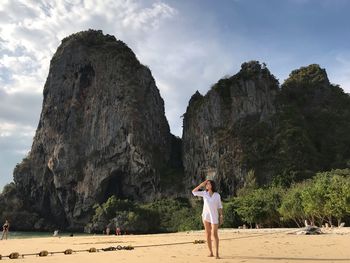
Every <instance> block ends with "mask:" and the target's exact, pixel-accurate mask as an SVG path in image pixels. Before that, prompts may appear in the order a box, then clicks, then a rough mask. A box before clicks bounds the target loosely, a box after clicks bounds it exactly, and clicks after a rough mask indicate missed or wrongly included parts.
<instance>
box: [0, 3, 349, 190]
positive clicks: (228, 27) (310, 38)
mask: <svg viewBox="0 0 350 263" xmlns="http://www.w3.org/2000/svg"><path fill="white" fill-rule="evenodd" d="M348 10H350V1H347V0H154V1H151V0H50V1H43V0H8V1H7V0H1V1H0V190H1V188H2V187H3V186H4V185H5V184H6V183H9V182H10V181H12V177H13V176H12V173H13V169H14V167H15V165H16V164H17V163H20V162H21V160H22V159H23V158H24V157H25V156H26V155H27V154H28V152H29V151H30V148H31V145H32V140H33V136H34V134H35V130H36V127H37V125H38V121H39V117H40V112H41V106H42V99H43V97H42V91H43V87H44V84H45V80H46V77H47V75H48V70H49V63H50V59H51V57H52V56H53V54H54V53H55V51H56V49H57V47H58V46H59V44H60V41H61V39H63V38H64V37H66V36H68V35H70V34H72V33H75V32H78V31H81V30H87V29H89V28H92V29H100V30H103V32H104V33H105V34H112V35H114V36H116V38H117V39H120V40H122V41H124V42H125V43H126V44H127V45H128V46H129V47H130V48H131V49H132V50H133V51H134V52H135V54H136V56H137V57H138V59H139V60H140V62H141V63H143V64H144V65H147V66H148V67H149V68H150V69H151V71H152V74H153V77H154V78H155V80H156V83H157V86H158V88H159V90H160V93H161V95H162V97H163V99H164V102H165V112H166V116H167V119H168V121H169V124H170V128H171V132H172V133H173V134H175V135H177V136H180V137H181V135H182V119H181V116H182V115H183V113H184V112H185V111H186V107H187V105H188V101H189V99H190V97H191V96H192V95H193V94H194V93H195V92H196V90H198V91H200V92H201V93H202V94H205V93H206V92H207V91H208V90H209V89H210V87H211V86H212V85H213V84H214V83H216V82H217V81H218V80H219V79H220V78H222V77H224V76H227V75H233V74H235V73H237V72H238V71H239V69H240V65H241V64H242V63H243V62H246V61H250V60H259V61H260V62H265V63H266V64H267V67H268V68H269V69H270V71H271V73H272V74H274V75H275V76H276V77H277V78H278V79H279V81H280V83H283V81H284V80H285V79H286V78H287V77H288V75H289V73H290V72H291V71H292V70H294V69H297V68H299V67H301V66H306V65H309V64H312V63H317V64H320V65H321V67H323V68H326V70H327V73H328V77H329V79H330V81H331V82H332V83H335V84H339V85H340V86H341V87H342V88H343V89H344V91H345V92H347V93H350V34H349V26H350V16H349V15H348Z"/></svg>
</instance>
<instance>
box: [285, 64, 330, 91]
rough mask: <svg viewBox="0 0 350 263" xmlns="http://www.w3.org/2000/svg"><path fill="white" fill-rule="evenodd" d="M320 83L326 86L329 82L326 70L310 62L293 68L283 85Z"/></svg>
mask: <svg viewBox="0 0 350 263" xmlns="http://www.w3.org/2000/svg"><path fill="white" fill-rule="evenodd" d="M300 84H302V85H304V86H305V85H310V84H311V85H320V86H328V85H329V84H330V82H329V79H328V76H327V72H326V70H325V69H324V68H321V67H320V65H318V64H311V65H309V66H306V67H301V68H299V69H296V70H293V71H292V72H291V73H290V74H289V77H288V79H287V80H286V81H285V82H284V83H283V86H288V85H300Z"/></svg>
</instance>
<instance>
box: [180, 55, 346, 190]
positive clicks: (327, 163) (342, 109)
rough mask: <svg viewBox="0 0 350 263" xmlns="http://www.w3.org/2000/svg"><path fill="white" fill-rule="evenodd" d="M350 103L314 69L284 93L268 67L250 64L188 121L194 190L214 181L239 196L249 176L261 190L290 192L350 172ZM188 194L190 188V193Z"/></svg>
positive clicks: (199, 104) (199, 101) (190, 112)
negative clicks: (319, 177) (326, 174)
mask: <svg viewBox="0 0 350 263" xmlns="http://www.w3.org/2000/svg"><path fill="white" fill-rule="evenodd" d="M349 120H350V97H349V96H348V95H347V94H346V93H344V91H343V90H342V89H341V88H340V87H339V86H337V85H333V84H331V83H330V82H329V80H328V76H327V74H326V71H325V69H322V68H321V67H320V66H319V65H316V64H312V65H309V66H307V67H301V68H300V69H297V70H294V71H292V73H291V74H290V75H289V78H288V79H287V80H286V81H285V82H284V83H283V84H282V85H281V87H279V86H278V82H277V80H276V79H275V78H274V76H273V75H271V74H270V72H269V70H268V69H267V68H266V67H265V65H264V64H263V65H261V64H260V63H259V62H257V61H251V62H248V63H244V64H242V68H241V70H240V72H239V73H238V74H236V75H234V76H232V77H230V78H226V79H221V80H219V82H218V83H216V84H215V85H214V86H213V87H212V88H211V89H210V90H209V92H208V93H207V94H206V95H205V96H202V95H201V94H200V93H199V92H196V93H195V94H194V95H193V96H192V98H191V100H190V102H189V105H188V107H187V110H186V113H185V114H184V121H183V163H184V169H185V177H186V180H187V185H194V184H196V183H198V182H199V181H201V180H203V179H204V178H205V177H210V178H214V179H215V180H216V182H217V183H218V185H219V191H220V192H221V193H222V194H223V196H226V197H229V196H234V195H235V194H236V193H237V190H238V189H239V188H240V187H242V186H244V185H245V184H246V183H247V182H246V179H247V175H248V172H249V171H252V174H253V175H254V177H255V178H256V181H257V183H258V184H259V185H263V184H271V183H273V184H278V185H284V186H287V187H288V186H289V185H290V184H291V183H293V182H299V181H302V180H304V179H307V178H310V177H311V176H313V175H314V174H315V173H316V172H318V171H327V170H331V169H334V168H346V167H349V165H350V147H349V145H350V121H349ZM187 190H188V189H187Z"/></svg>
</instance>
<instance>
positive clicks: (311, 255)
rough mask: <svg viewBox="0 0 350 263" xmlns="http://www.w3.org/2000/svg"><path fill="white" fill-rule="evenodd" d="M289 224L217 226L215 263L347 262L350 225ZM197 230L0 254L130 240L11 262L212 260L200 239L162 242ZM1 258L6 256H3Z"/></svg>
mask: <svg viewBox="0 0 350 263" xmlns="http://www.w3.org/2000/svg"><path fill="white" fill-rule="evenodd" d="M293 231H295V229H258V230H249V229H247V230H237V229H222V230H219V236H220V239H221V243H220V254H221V259H219V262H350V249H349V244H350V229H349V228H342V229H334V230H329V231H327V233H326V234H324V235H318V236H300V235H295V234H291V233H292V232H293ZM203 239H204V233H203V231H196V232H182V233H175V234H157V235H128V236H83V237H62V238H57V237H56V238H54V237H50V238H31V239H10V240H3V241H0V254H1V255H8V254H10V253H11V252H19V253H20V254H24V253H37V252H39V251H41V250H47V251H64V250H65V249H73V250H80V249H89V248H91V247H95V248H105V247H110V246H117V245H122V246H126V245H132V246H135V249H134V250H132V251H126V250H120V251H110V252H98V253H88V252H77V253H73V254H72V255H64V254H54V255H49V256H47V257H37V256H25V257H24V258H20V259H17V262H28V263H29V262H43V263H44V262H67V263H69V262H82V263H89V262H94V263H96V262H142V263H148V262H152V263H154V262H174V263H175V262H176V263H183V262H184V263H185V262H191V263H192V262H217V260H216V259H215V258H208V257H207V255H208V250H207V245H206V244H177V245H164V246H149V247H137V246H143V245H161V244H166V243H181V242H193V241H194V240H203ZM2 260H4V261H12V260H10V259H8V258H3V259H2Z"/></svg>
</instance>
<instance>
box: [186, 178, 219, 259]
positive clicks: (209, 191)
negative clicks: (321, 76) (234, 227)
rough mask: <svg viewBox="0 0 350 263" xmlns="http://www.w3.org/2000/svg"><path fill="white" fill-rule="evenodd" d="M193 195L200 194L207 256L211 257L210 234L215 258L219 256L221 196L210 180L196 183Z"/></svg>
mask: <svg viewBox="0 0 350 263" xmlns="http://www.w3.org/2000/svg"><path fill="white" fill-rule="evenodd" d="M202 187H205V191H200V190H199V189H200V188H202ZM192 194H193V195H194V196H200V197H202V198H203V201H204V205H203V212H202V220H203V225H204V229H205V234H206V238H207V244H208V248H209V252H210V254H209V257H213V256H214V255H213V249H212V244H211V235H212V234H213V236H214V241H215V249H216V258H217V259H218V258H220V257H219V235H218V228H219V223H220V224H222V223H223V220H224V217H223V214H222V203H221V197H220V194H219V193H218V192H216V186H215V182H214V181H212V180H206V181H204V182H202V183H201V184H200V185H198V186H197V187H196V188H194V189H193V190H192Z"/></svg>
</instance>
